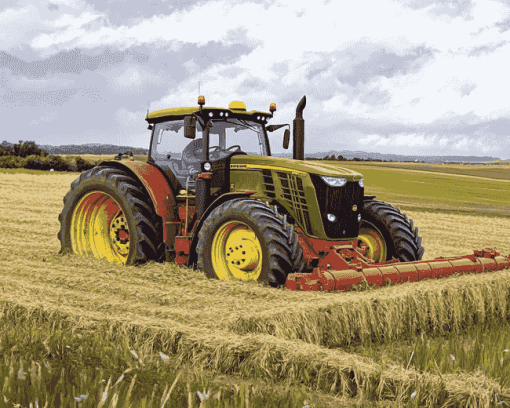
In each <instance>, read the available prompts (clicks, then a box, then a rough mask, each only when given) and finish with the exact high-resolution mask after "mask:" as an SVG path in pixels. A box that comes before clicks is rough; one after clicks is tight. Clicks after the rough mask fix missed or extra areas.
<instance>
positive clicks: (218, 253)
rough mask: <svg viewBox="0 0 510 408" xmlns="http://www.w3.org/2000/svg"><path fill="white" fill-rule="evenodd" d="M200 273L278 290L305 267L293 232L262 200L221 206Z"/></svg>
mask: <svg viewBox="0 0 510 408" xmlns="http://www.w3.org/2000/svg"><path fill="white" fill-rule="evenodd" d="M197 267H198V269H200V270H202V271H204V273H205V275H206V276H207V277H209V278H211V279H222V280H233V279H241V280H257V281H260V282H265V283H268V284H269V285H271V286H273V287H277V286H281V285H284V284H285V281H286V280H287V275H288V274H289V273H291V272H300V271H301V270H302V269H303V267H304V262H303V251H302V249H301V247H300V246H299V243H298V239H297V235H296V233H295V232H294V230H293V228H292V226H290V225H286V221H285V220H282V218H281V217H280V216H279V215H278V213H277V212H276V210H274V209H272V208H271V207H269V206H268V205H266V204H264V203H263V202H262V201H260V200H255V199H244V198H237V199H233V200H230V201H227V202H225V203H223V204H220V205H219V206H218V207H217V208H215V209H214V210H213V211H212V212H211V214H209V216H208V217H207V219H206V220H205V221H204V224H203V226H202V228H201V229H200V231H199V238H198V244H197Z"/></svg>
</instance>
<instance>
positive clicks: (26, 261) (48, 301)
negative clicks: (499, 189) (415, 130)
mask: <svg viewBox="0 0 510 408" xmlns="http://www.w3.org/2000/svg"><path fill="white" fill-rule="evenodd" d="M43 173H44V174H45V175H46V176H47V177H35V176H34V175H32V174H23V173H13V174H8V172H5V173H3V174H2V175H1V176H0V188H1V189H2V193H5V194H2V196H0V223H1V224H2V234H0V264H1V266H2V267H1V268H0V284H1V286H2V287H0V300H1V301H2V302H4V303H5V307H4V309H3V310H2V311H0V313H2V312H3V314H2V316H3V317H5V318H6V319H7V320H5V323H4V321H2V320H0V339H1V340H0V341H1V343H0V347H4V345H6V346H5V347H6V348H5V349H3V348H2V350H0V356H3V358H4V362H3V363H0V364H3V365H2V367H1V368H0V369H1V370H2V372H1V373H0V379H2V381H4V383H5V381H6V380H5V377H8V378H9V380H8V382H7V386H6V387H7V388H6V391H9V387H11V388H10V390H11V391H9V392H12V394H9V395H11V396H12V398H18V397H19V398H23V396H24V395H29V393H30V392H32V391H33V392H34V393H38V394H33V395H32V397H35V396H36V395H38V396H41V400H39V406H43V405H41V404H40V402H41V401H42V400H43V399H42V398H43V396H45V395H46V396H48V397H49V396H51V395H53V394H55V398H56V395H59V397H58V398H68V401H69V402H71V403H73V404H74V405H70V406H86V405H84V404H87V402H82V401H80V402H79V403H78V402H77V401H75V400H73V399H74V398H75V397H79V396H80V395H86V394H82V393H84V392H87V390H91V391H90V392H89V394H88V395H89V396H88V397H87V400H85V401H93V400H94V401H95V402H94V403H92V402H91V405H94V406H97V405H99V403H100V402H101V401H100V399H101V398H102V395H103V394H104V391H105V390H106V387H107V383H108V380H109V379H111V381H110V386H109V389H108V390H109V391H108V393H107V397H108V398H111V400H107V401H106V402H107V404H105V405H104V406H115V405H114V404H117V406H126V404H130V403H129V402H127V403H126V402H125V400H123V398H126V397H127V395H128V392H129V386H130V385H131V382H130V381H132V378H134V374H137V377H136V378H137V380H136V381H135V383H134V385H133V389H135V387H137V386H138V385H140V386H141V385H143V384H145V383H143V382H141V383H137V381H138V378H142V377H143V378H148V380H147V383H148V384H149V385H150V386H147V387H145V388H143V387H142V388H136V390H137V391H136V393H135V391H132V393H131V395H132V396H134V397H136V398H137V399H136V402H135V400H134V399H133V400H132V403H133V406H141V405H140V404H142V402H141V401H142V399H143V398H144V397H145V398H146V400H145V401H146V404H147V406H149V403H150V404H153V406H155V405H158V406H161V405H162V401H161V398H163V396H164V394H163V391H165V389H166V390H167V391H166V393H168V392H169V391H170V389H171V386H172V384H173V383H174V381H175V378H176V376H177V374H178V373H179V372H181V370H182V374H181V376H180V377H179V379H178V380H177V382H176V384H175V386H174V388H173V390H172V392H171V395H170V397H169V401H170V398H174V399H175V402H176V405H175V406H188V405H187V404H188V403H189V400H191V399H194V402H192V403H194V404H195V405H193V406H198V405H199V404H200V403H201V402H200V398H199V396H198V394H196V392H195V391H197V392H200V393H202V394H204V392H205V393H207V389H208V388H207V387H208V386H209V387H210V390H211V393H210V399H208V400H207V401H206V402H204V405H203V406H205V405H206V404H210V403H213V404H220V403H221V404H223V403H226V404H231V405H227V406H236V404H237V406H240V405H241V404H242V403H243V401H244V405H245V406H246V405H247V404H246V394H248V400H249V401H248V402H249V404H250V405H249V406H251V407H253V406H278V405H279V404H280V405H282V406H289V404H290V406H300V404H303V405H301V406H304V405H305V403H309V404H310V406H315V407H330V406H331V407H333V406H352V405H355V404H356V405H359V406H374V405H377V406H393V405H394V404H396V405H399V406H440V405H448V406H490V405H491V404H497V403H498V402H500V401H504V402H505V403H506V402H507V401H509V395H508V393H509V391H508V390H507V389H501V390H500V388H501V385H502V382H501V379H500V378H488V376H489V375H491V376H492V374H490V373H489V372H486V375H487V376H485V375H478V376H477V375H476V372H474V371H466V372H447V371H446V370H444V367H443V366H442V365H441V364H443V363H442V362H441V361H440V360H437V363H438V365H439V370H437V369H436V370H434V369H431V368H430V366H427V369H423V368H421V367H418V366H413V365H410V366H409V367H408V363H407V362H406V361H405V359H400V360H399V359H398V358H399V355H398V354H397V353H395V354H394V359H395V361H393V362H392V361H390V360H388V359H385V360H384V361H383V360H377V356H376V355H374V356H371V357H370V356H369V357H364V356H362V355H360V354H358V353H356V352H352V350H351V349H349V348H348V347H349V346H355V345H357V344H363V343H362V342H363V341H371V342H372V343H373V344H375V343H378V344H380V345H381V347H382V348H383V349H384V348H385V349H386V350H388V349H390V348H395V350H398V347H397V345H398V344H400V343H404V342H405V341H406V340H408V341H413V340H414V341H416V338H417V337H419V336H421V335H422V334H423V335H424V336H425V335H428V336H430V337H432V338H434V337H438V336H441V335H446V334H448V333H455V334H460V333H464V332H469V331H471V330H475V327H476V325H477V324H481V322H487V321H489V320H490V319H496V321H497V322H500V323H501V324H503V323H504V322H505V321H506V316H507V315H508V305H507V300H506V299H509V291H510V289H509V286H508V284H507V282H508V281H509V278H510V276H509V274H510V271H500V272H495V273H487V274H479V275H469V276H462V277H458V278H457V277H452V278H448V279H442V280H437V281H436V280H435V281H429V282H426V281H425V282H418V283H413V284H404V285H400V286H395V287H386V288H382V289H377V290H369V291H365V292H356V293H331V294H330V293H311V292H307V293H297V292H291V291H286V290H281V289H280V290H276V289H270V288H264V287H262V286H260V285H258V284H256V283H243V282H224V281H212V280H208V279H206V278H205V277H204V276H203V275H202V274H199V273H197V272H196V271H193V270H190V269H188V268H184V267H176V266H174V265H167V264H165V265H160V264H148V265H144V266H142V267H138V268H135V267H125V266H119V265H112V264H108V263H107V262H105V261H100V260H96V259H89V258H81V257H77V256H64V257H62V256H59V255H56V253H57V252H58V249H59V242H58V240H57V239H56V234H57V232H58V230H59V222H58V219H57V217H58V213H59V212H60V211H61V209H62V197H63V196H64V195H65V193H66V192H67V191H68V190H69V184H70V183H71V181H73V180H74V179H75V178H76V175H73V174H59V176H58V177H56V175H55V174H51V175H50V174H48V173H47V172H41V174H43ZM411 176H412V175H411ZM450 177H454V176H450ZM367 193H368V192H367ZM411 204H412V202H411ZM489 205H491V204H489ZM408 215H410V216H411V218H414V220H415V225H417V226H419V228H420V235H422V237H423V242H424V246H425V247H426V248H427V250H426V254H425V257H426V258H428V259H430V258H432V257H435V256H440V255H455V254H463V253H471V252H472V249H473V248H475V249H481V248H482V247H485V246H493V247H494V246H496V249H498V250H500V251H501V252H502V253H504V254H507V253H509V252H510V243H508V240H507V231H508V229H509V228H510V226H509V224H508V220H507V219H501V218H494V217H492V218H490V217H468V216H460V215H451V214H443V213H440V212H434V213H425V212H418V211H415V212H412V211H409V212H408ZM493 244H495V245H493ZM23 316H24V317H23ZM42 316H44V317H45V318H46V319H48V321H45V320H44V321H43V319H42ZM3 317H2V318H3ZM0 319H1V318H0ZM38 319H39V320H38ZM498 319H499V320H498ZM6 322H16V326H15V327H14V326H9V325H8V324H7V323H6ZM39 323H41V325H42V328H41V327H39V326H38V324H39ZM4 327H5V330H3V328H4ZM31 327H32V334H31V333H30V328H31ZM53 327H54V329H53ZM44 330H46V331H44ZM51 330H55V331H54V332H52V331H51ZM91 333H93V335H92V334H91ZM89 335H90V337H87V336H89ZM38 336H39V337H38ZM59 336H60V337H59ZM29 339H31V340H29ZM46 339H53V340H51V342H50V341H49V340H48V341H46ZM46 345H48V346H49V347H50V348H49V351H48V348H47V347H46ZM413 345H414V343H413ZM67 346H69V348H67ZM135 347H138V348H135ZM423 347H425V346H423ZM131 350H133V351H135V353H137V355H138V359H136V358H134V356H133V354H132V353H131ZM49 352H51V355H52V358H49V356H48V353H49ZM160 352H161V353H163V354H164V355H166V356H168V360H165V361H163V357H162V356H161V355H159V353H160ZM403 353H404V354H405V352H404V351H403ZM53 356H59V358H56V357H53ZM423 358H424V359H426V358H428V357H427V356H425V357H423ZM62 360H65V361H67V362H68V367H71V368H72V367H77V369H76V370H77V371H74V372H72V375H71V374H66V371H64V374H62V369H61V367H60V366H58V367H59V368H57V369H55V370H53V366H54V365H55V364H56V363H57V362H59V361H60V362H61V361H62ZM0 361H1V360H0ZM20 361H22V364H23V366H22V367H21V366H20ZM141 361H143V362H144V364H146V365H147V367H150V369H145V368H144V367H140V366H137V364H140V362H141ZM32 362H33V363H34V364H32ZM100 362H101V364H99V363H100ZM37 363H38V364H39V365H40V366H41V374H40V375H41V377H39V372H38V369H39V368H38V366H37ZM44 364H48V366H49V367H45V365H44ZM158 364H159V365H158ZM32 367H34V370H35V374H33V375H34V376H33V377H30V378H29V377H28V376H32V370H33V368H32ZM43 367H45V368H43ZM96 367H97V368H99V370H96ZM158 367H159V368H158ZM20 368H23V372H22V373H21V377H23V375H24V374H25V380H23V379H22V378H18V377H17V375H18V373H19V370H20ZM44 369H48V370H49V369H52V370H53V371H52V373H49V371H48V372H45V371H44ZM128 369H131V371H127V372H126V373H125V374H124V378H123V379H122V380H121V381H120V382H119V383H118V384H117V385H114V384H115V383H116V381H117V379H118V378H119V377H120V376H121V374H122V373H123V372H124V371H125V370H128ZM100 370H103V371H102V372H101V371H100ZM136 370H139V371H136ZM158 370H159V371H158ZM100 372H101V373H102V374H101V375H99V374H98V373H100ZM153 372H155V373H156V374H155V377H156V379H155V380H154V378H152V377H151V375H152V374H151V373H153ZM57 373H58V375H57ZM193 373H195V374H193ZM94 374H97V375H96V376H94ZM48 375H49V376H50V377H48ZM53 375H54V376H53ZM172 375H173V377H172ZM496 375H497V374H496ZM43 376H44V378H45V379H48V378H49V380H48V382H45V381H42V379H43ZM131 376H133V377H131ZM144 376H147V377H144ZM32 378H33V379H34V381H32ZM36 378H39V379H40V381H39V384H43V383H44V384H46V385H45V387H46V388H44V387H43V385H41V388H37V389H34V390H32V391H30V390H31V388H30V387H36V384H37V381H36ZM92 378H94V380H92ZM151 378H152V380H151ZM26 380H29V381H26ZM128 380H129V381H128ZM59 381H60V382H61V384H62V385H58V384H59ZM103 381H104V382H103ZM151 381H152V383H151ZM155 381H156V382H157V387H156V388H155V385H156V384H155ZM206 381H209V383H208V384H209V385H208V386H206V385H205V384H206ZM232 382H233V383H234V384H237V385H238V387H240V386H241V385H242V384H246V387H247V389H249V391H246V389H245V396H244V397H243V396H241V394H240V392H241V391H240V388H239V389H236V388H235V387H234V385H232ZM4 383H2V387H3V384H4ZM68 383H73V384H74V386H75V389H74V390H72V388H69V387H67V388H66V386H65V384H68ZM137 384H138V385H137ZM188 384H189V386H190V390H191V391H192V398H189V391H188V388H187V387H188ZM257 384H258V385H257ZM18 385H19V386H20V387H21V388H15V386H18ZM58 387H60V388H58ZM250 387H251V388H250ZM257 387H258V388H257ZM303 387H305V388H303ZM494 388H497V389H498V392H497V394H496V393H494V392H493V391H494ZM273 390H276V391H274V392H273ZM278 390H280V391H281V393H280V391H278ZM117 391H118V394H117V397H115V394H116V392H117ZM219 391H222V394H221V395H222V398H221V399H219V400H214V399H211V398H212V397H213V396H214V395H216V394H217V392H219ZM294 391H295V392H296V393H297V394H296V395H294V394H293V393H294ZM305 391H306V396H305ZM45 392H46V394H44V393H45ZM153 393H154V396H153ZM413 393H415V394H414V396H413ZM273 394H274V396H273ZM291 394H292V395H291ZM60 395H61V396H60ZM165 395H166V394H165ZM278 395H279V396H278ZM224 397H225V398H224ZM258 397H260V398H262V399H260V400H257V398H258ZM71 398H73V399H71ZM89 398H90V399H89ZM114 398H116V399H117V402H114ZM229 398H230V399H229ZM271 398H273V400H272V399H271ZM291 398H294V400H292V399H291ZM299 398H301V399H299ZM305 399H306V401H305ZM24 401H25V400H24ZM26 401H28V400H26ZM44 401H46V400H44ZM261 401H264V402H261ZM267 401H271V403H270V404H267ZM30 402H32V403H33V402H34V400H31V401H28V403H30ZM2 403H4V402H3V401H2V399H1V398H0V406H1V404H2ZM179 404H181V405H179ZM260 404H265V405H260ZM272 404H273V405H272ZM292 404H294V405H292ZM502 405H504V404H502ZM10 406H12V404H11V405H10ZM22 406H28V405H22ZM34 406H35V405H34ZM48 406H51V405H48ZM128 406H129V405H128ZM214 406H216V405H214ZM222 406H224V405H222Z"/></svg>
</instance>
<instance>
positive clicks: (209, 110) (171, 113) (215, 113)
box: [145, 106, 273, 124]
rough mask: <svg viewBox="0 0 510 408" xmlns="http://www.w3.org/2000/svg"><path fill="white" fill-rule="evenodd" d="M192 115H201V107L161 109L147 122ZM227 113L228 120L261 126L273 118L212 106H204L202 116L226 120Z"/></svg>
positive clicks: (255, 111)
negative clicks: (251, 122) (255, 123)
mask: <svg viewBox="0 0 510 408" xmlns="http://www.w3.org/2000/svg"><path fill="white" fill-rule="evenodd" d="M192 113H197V114H200V107H199V106H191V107H183V108H171V109H161V110H157V111H154V112H150V113H148V114H147V116H146V118H145V120H146V121H147V122H149V123H159V122H166V121H170V120H182V119H184V117H185V116H189V115H191V114H192ZM225 113H228V118H234V119H246V120H251V121H254V122H258V123H261V124H266V123H267V121H268V120H269V119H271V118H272V117H273V115H272V114H271V113H269V112H263V111H257V110H251V111H246V109H233V108H232V109H227V108H215V107H212V106H204V107H203V108H202V115H203V118H204V119H205V120H208V119H224V118H225ZM211 114H212V115H211ZM257 118H259V119H257Z"/></svg>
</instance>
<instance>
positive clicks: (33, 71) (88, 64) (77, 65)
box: [0, 49, 149, 78]
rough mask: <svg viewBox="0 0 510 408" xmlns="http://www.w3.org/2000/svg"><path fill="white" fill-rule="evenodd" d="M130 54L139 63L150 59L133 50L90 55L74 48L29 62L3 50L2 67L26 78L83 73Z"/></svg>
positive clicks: (103, 66)
mask: <svg viewBox="0 0 510 408" xmlns="http://www.w3.org/2000/svg"><path fill="white" fill-rule="evenodd" d="M128 56H129V57H131V58H132V59H133V60H134V61H136V62H138V63H143V62H147V60H148V59H149V57H148V56H147V55H144V54H140V53H138V52H136V51H132V50H126V51H123V52H119V51H111V50H110V49H106V50H104V51H103V52H101V53H100V54H98V55H88V54H85V53H84V52H83V51H82V50H80V49H74V50H70V51H61V52H59V53H58V54H55V55H53V56H51V57H48V58H46V59H43V60H38V61H31V62H27V61H24V60H22V59H20V58H18V57H15V56H13V55H10V54H8V53H7V52H4V51H1V52H0V68H8V69H10V70H11V71H12V73H13V74H14V75H21V76H24V77H26V78H41V77H44V76H46V75H48V74H55V73H67V74H81V73H83V72H84V71H96V70H98V69H101V68H106V67H108V66H110V65H115V64H119V63H121V62H122V61H124V60H125V59H126V57H128Z"/></svg>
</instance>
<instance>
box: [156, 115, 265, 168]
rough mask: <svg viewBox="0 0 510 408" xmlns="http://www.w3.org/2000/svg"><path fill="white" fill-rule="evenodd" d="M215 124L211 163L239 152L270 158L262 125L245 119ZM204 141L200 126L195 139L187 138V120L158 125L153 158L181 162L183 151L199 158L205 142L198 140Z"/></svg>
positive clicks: (211, 131) (214, 122)
mask: <svg viewBox="0 0 510 408" xmlns="http://www.w3.org/2000/svg"><path fill="white" fill-rule="evenodd" d="M212 124H213V126H212V127H211V128H210V130H209V151H210V158H211V160H215V157H218V158H221V157H224V155H225V154H229V153H232V152H235V151H242V152H244V153H246V154H249V155H257V156H267V155H268V149H267V148H266V142H265V141H266V133H265V130H264V128H263V126H262V125H261V124H259V123H255V122H251V121H247V120H242V119H228V120H213V121H212ZM201 139H202V131H201V128H200V126H199V125H198V123H197V128H196V137H195V139H187V138H185V137H184V120H177V121H175V120H174V121H168V122H162V123H158V124H156V125H155V129H154V137H153V141H152V146H151V157H152V158H153V159H154V160H169V159H173V160H176V159H181V158H182V154H183V151H185V149H188V150H190V151H191V153H194V154H196V155H197V158H199V157H198V149H200V151H201V142H197V140H201ZM190 146H196V147H198V149H190ZM237 146H238V147H237ZM214 153H216V154H214ZM200 159H201V157H200ZM200 161H201V160H200Z"/></svg>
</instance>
